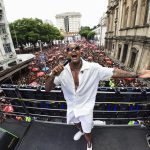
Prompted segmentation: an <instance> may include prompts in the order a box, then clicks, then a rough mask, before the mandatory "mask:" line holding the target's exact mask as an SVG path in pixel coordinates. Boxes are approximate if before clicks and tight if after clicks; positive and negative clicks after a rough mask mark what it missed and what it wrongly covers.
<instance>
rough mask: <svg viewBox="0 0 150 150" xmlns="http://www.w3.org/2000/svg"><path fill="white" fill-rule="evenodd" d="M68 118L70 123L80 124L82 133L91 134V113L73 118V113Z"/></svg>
mask: <svg viewBox="0 0 150 150" xmlns="http://www.w3.org/2000/svg"><path fill="white" fill-rule="evenodd" d="M69 118H71V120H70V122H73V123H75V124H77V123H79V122H81V126H82V130H83V132H84V133H91V130H92V128H93V112H91V113H89V114H88V115H84V116H79V117H77V118H76V117H75V115H74V112H71V113H70V114H69Z"/></svg>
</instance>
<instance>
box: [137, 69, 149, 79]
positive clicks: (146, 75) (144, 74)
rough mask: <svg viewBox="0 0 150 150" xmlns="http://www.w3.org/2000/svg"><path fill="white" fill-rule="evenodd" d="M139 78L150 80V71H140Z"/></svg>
mask: <svg viewBox="0 0 150 150" xmlns="http://www.w3.org/2000/svg"><path fill="white" fill-rule="evenodd" d="M139 78H150V70H142V71H141V72H140V73H139Z"/></svg>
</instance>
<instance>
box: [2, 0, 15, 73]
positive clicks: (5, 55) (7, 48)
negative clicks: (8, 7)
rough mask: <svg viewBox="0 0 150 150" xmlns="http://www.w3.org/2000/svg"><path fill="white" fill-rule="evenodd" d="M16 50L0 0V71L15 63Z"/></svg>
mask: <svg viewBox="0 0 150 150" xmlns="http://www.w3.org/2000/svg"><path fill="white" fill-rule="evenodd" d="M15 59H16V52H15V49H14V46H13V42H12V39H11V35H10V31H9V24H8V22H7V19H6V13H5V7H4V2H3V0H0V71H1V70H3V69H6V68H7V67H9V66H11V65H13V64H15V63H16V61H15Z"/></svg>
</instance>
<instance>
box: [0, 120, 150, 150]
mask: <svg viewBox="0 0 150 150" xmlns="http://www.w3.org/2000/svg"><path fill="white" fill-rule="evenodd" d="M0 127H2V128H5V129H7V130H8V131H10V132H12V133H14V134H16V135H17V136H19V137H20V142H19V144H18V145H17V147H16V149H15V150H86V142H85V140H84V137H82V138H81V139H80V140H79V141H76V142H75V141H73V135H74V134H75V133H76V132H77V129H76V128H75V127H74V126H72V125H69V126H68V125H62V124H52V123H40V122H32V123H31V125H29V123H26V122H18V121H15V120H6V121H5V122H4V123H3V124H0ZM146 133H147V130H146V129H145V128H140V127H109V126H107V127H106V126H96V127H94V129H93V150H149V149H150V148H149V147H148V145H147V142H146V138H145V136H146Z"/></svg>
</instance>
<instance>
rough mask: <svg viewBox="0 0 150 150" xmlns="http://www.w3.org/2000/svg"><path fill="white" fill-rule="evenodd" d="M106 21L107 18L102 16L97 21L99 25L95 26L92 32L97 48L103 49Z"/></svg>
mask: <svg viewBox="0 0 150 150" xmlns="http://www.w3.org/2000/svg"><path fill="white" fill-rule="evenodd" d="M106 19H107V16H106V14H104V15H103V16H102V17H101V18H100V21H99V24H98V25H97V26H96V28H95V29H93V31H94V32H95V36H94V39H95V44H96V45H97V46H101V47H103V46H104V45H105V34H106V31H107V26H106Z"/></svg>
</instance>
